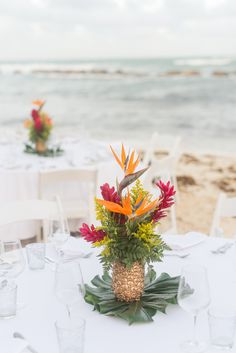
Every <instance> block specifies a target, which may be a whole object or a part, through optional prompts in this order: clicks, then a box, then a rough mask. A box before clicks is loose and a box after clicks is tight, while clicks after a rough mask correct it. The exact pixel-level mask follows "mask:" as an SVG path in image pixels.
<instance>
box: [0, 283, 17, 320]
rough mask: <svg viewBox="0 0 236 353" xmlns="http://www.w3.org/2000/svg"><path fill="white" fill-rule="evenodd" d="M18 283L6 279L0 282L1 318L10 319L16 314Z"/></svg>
mask: <svg viewBox="0 0 236 353" xmlns="http://www.w3.org/2000/svg"><path fill="white" fill-rule="evenodd" d="M16 297H17V285H16V283H15V282H13V281H8V280H6V279H4V280H2V281H1V282H0V318H1V319H8V318H12V317H14V316H15V315H16Z"/></svg>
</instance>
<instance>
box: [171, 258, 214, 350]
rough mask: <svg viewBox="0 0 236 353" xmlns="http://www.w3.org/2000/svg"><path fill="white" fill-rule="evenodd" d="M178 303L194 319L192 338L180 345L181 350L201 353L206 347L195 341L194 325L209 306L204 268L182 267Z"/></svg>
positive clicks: (198, 266)
mask: <svg viewBox="0 0 236 353" xmlns="http://www.w3.org/2000/svg"><path fill="white" fill-rule="evenodd" d="M178 303H179V305H180V306H181V308H182V309H184V310H185V311H187V312H188V313H190V314H192V315H193V318H194V330H193V338H192V340H189V341H187V342H184V343H183V344H182V345H181V347H182V349H183V350H184V351H185V352H188V353H200V352H203V351H204V350H205V349H206V348H207V346H206V344H205V343H204V342H199V341H198V339H197V332H196V323H197V316H198V314H199V313H200V312H202V311H203V310H205V309H206V308H207V307H208V306H209V304H210V290H209V284H208V277H207V270H206V269H205V267H203V266H200V265H186V266H184V267H183V269H182V273H181V277H180V282H179V288H178Z"/></svg>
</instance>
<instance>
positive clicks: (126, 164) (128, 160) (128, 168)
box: [110, 144, 140, 175]
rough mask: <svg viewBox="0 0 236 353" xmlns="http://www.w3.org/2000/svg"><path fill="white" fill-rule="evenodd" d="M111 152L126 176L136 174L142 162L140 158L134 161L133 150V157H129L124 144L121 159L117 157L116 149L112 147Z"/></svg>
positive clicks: (133, 153)
mask: <svg viewBox="0 0 236 353" xmlns="http://www.w3.org/2000/svg"><path fill="white" fill-rule="evenodd" d="M110 148H111V151H112V153H113V155H114V157H115V160H116V161H117V163H118V164H119V166H120V167H121V169H122V170H123V171H124V172H125V175H129V174H132V173H134V171H135V169H136V168H137V166H138V164H139V162H140V160H139V156H138V157H137V158H136V160H134V155H135V151H134V150H133V151H132V152H131V155H129V154H128V155H127V154H126V152H125V148H124V145H123V144H122V148H121V157H120V158H119V157H118V156H117V154H116V153H115V151H114V149H113V148H112V147H111V146H110Z"/></svg>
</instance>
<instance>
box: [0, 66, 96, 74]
mask: <svg viewBox="0 0 236 353" xmlns="http://www.w3.org/2000/svg"><path fill="white" fill-rule="evenodd" d="M95 69H96V67H95V66H94V65H93V64H90V63H86V64H56V63H27V64H25V63H24V64H19V63H9V64H2V63H0V72H1V73H3V74H16V73H21V74H30V73H37V72H45V73H47V72H48V73H50V72H58V73H60V72H62V73H63V72H65V73H66V72H86V71H88V72H89V71H92V70H95Z"/></svg>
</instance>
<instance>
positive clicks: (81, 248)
mask: <svg viewBox="0 0 236 353" xmlns="http://www.w3.org/2000/svg"><path fill="white" fill-rule="evenodd" d="M61 250H62V252H63V257H64V259H65V260H69V259H73V258H77V257H78V258H83V257H85V258H86V257H88V256H89V254H90V253H91V252H92V251H93V248H92V247H91V244H88V243H87V242H86V241H85V240H84V239H79V238H74V237H69V239H68V241H67V242H66V243H65V244H64V245H63V246H62V247H61Z"/></svg>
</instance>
